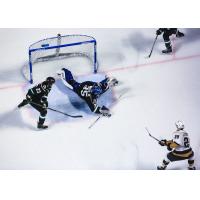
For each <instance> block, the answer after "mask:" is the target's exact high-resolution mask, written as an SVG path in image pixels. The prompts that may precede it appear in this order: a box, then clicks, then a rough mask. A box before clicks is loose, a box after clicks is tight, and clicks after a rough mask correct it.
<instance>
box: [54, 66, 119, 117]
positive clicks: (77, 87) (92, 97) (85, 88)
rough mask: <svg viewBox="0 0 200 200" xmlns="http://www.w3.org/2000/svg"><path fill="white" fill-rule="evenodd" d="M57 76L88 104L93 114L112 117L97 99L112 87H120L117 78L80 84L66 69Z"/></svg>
mask: <svg viewBox="0 0 200 200" xmlns="http://www.w3.org/2000/svg"><path fill="white" fill-rule="evenodd" d="M57 75H58V76H59V77H60V78H61V80H62V81H63V83H64V84H65V85H66V86H67V87H68V88H69V89H72V90H73V91H74V92H75V93H76V94H77V95H78V96H79V97H80V98H82V99H83V100H84V101H85V102H86V103H87V105H88V106H89V108H90V110H91V111H92V112H94V113H96V114H101V115H103V116H106V117H110V116H111V114H110V111H109V109H108V108H106V107H105V106H102V107H100V106H98V104H97V99H98V98H99V97H100V95H102V94H103V93H104V92H106V91H107V90H108V89H109V88H110V87H113V86H116V85H118V81H117V80H116V79H115V78H108V77H106V78H105V79H104V80H102V81H101V82H93V81H85V82H82V83H78V82H77V81H76V80H74V78H73V75H72V73H71V72H70V71H69V70H68V69H66V68H62V69H61V70H59V71H58V72H57Z"/></svg>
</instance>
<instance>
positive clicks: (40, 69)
mask: <svg viewBox="0 0 200 200" xmlns="http://www.w3.org/2000/svg"><path fill="white" fill-rule="evenodd" d="M96 44H97V43H96V40H95V38H94V37H91V36H88V35H63V36H62V35H60V34H58V35H57V36H56V37H52V38H47V39H43V40H40V41H38V42H36V43H34V44H32V45H30V47H29V64H28V68H26V69H24V70H23V74H24V76H25V78H26V79H28V80H29V82H30V83H33V82H34V81H35V80H36V81H38V79H42V78H44V76H49V75H54V74H55V72H56V70H57V69H60V68H62V67H67V68H68V67H73V65H74V67H75V69H76V68H77V67H78V68H79V70H80V71H81V68H87V66H85V65H90V66H89V67H88V68H89V69H90V72H91V71H92V72H94V73H96V72H97V52H96ZM66 58H67V59H66ZM75 58H76V59H77V58H79V59H77V60H75ZM81 59H82V60H81ZM83 59H84V60H87V63H85V61H83ZM66 60H67V61H66ZM74 61H75V62H74ZM71 65H72V66H71ZM83 65H84V66H83ZM42 75H43V76H42Z"/></svg>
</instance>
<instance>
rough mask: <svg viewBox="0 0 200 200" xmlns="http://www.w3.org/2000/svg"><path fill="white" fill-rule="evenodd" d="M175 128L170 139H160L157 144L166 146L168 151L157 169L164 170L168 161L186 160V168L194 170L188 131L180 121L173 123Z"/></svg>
mask: <svg viewBox="0 0 200 200" xmlns="http://www.w3.org/2000/svg"><path fill="white" fill-rule="evenodd" d="M175 125H176V128H177V130H176V131H175V132H174V133H173V139H172V140H168V141H167V140H161V141H160V142H159V144H160V145H161V146H167V149H168V150H169V151H170V152H169V153H168V154H167V156H166V158H165V159H164V160H163V163H162V165H161V166H158V167H157V169H158V170H164V169H166V168H167V166H168V164H169V163H170V162H174V161H180V160H188V169H189V170H195V169H196V168H195V166H194V152H193V151H192V148H191V147H190V139H189V136H188V133H187V132H186V131H185V130H184V124H183V122H181V121H177V122H176V123H175Z"/></svg>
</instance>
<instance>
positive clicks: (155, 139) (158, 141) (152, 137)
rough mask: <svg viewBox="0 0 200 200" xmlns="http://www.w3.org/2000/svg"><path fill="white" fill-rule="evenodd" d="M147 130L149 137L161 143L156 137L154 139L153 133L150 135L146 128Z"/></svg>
mask: <svg viewBox="0 0 200 200" xmlns="http://www.w3.org/2000/svg"><path fill="white" fill-rule="evenodd" d="M145 129H146V131H147V133H148V134H149V136H150V137H151V138H153V139H154V140H156V141H158V142H160V140H159V139H157V138H156V137H154V136H153V135H151V133H150V131H149V129H148V128H147V127H145Z"/></svg>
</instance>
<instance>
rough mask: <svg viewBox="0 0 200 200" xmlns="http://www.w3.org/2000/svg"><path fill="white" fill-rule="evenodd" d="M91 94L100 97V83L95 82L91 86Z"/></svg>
mask: <svg viewBox="0 0 200 200" xmlns="http://www.w3.org/2000/svg"><path fill="white" fill-rule="evenodd" d="M91 94H92V95H94V96H96V97H98V96H99V95H100V94H102V89H101V87H100V86H99V85H98V84H94V85H93V86H92V88H91Z"/></svg>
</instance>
